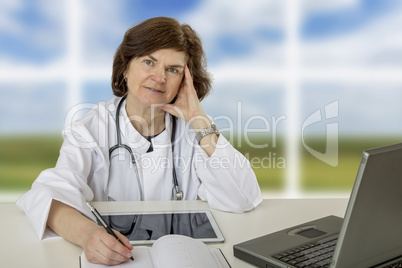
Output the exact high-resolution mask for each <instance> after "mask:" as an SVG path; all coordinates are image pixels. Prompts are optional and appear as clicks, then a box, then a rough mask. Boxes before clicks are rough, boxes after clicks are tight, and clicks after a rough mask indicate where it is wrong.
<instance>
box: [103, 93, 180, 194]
mask: <svg viewBox="0 0 402 268" xmlns="http://www.w3.org/2000/svg"><path fill="white" fill-rule="evenodd" d="M126 97H127V94H126V95H124V96H123V97H122V98H121V99H120V101H119V103H118V104H117V110H116V136H117V144H116V145H114V146H112V147H111V148H110V149H109V159H111V155H112V152H113V151H114V150H116V149H118V148H123V149H125V150H127V151H128V152H129V154H130V157H131V163H132V164H133V166H134V170H135V174H136V177H137V183H138V188H139V194H140V200H141V201H143V200H144V196H143V192H142V184H141V180H140V176H139V172H138V167H137V162H136V160H135V156H134V153H133V150H131V148H130V147H129V146H128V145H126V144H122V143H121V132H120V109H121V105H122V104H123V101H124V100H125V99H126ZM172 117H173V120H172V135H171V140H170V142H171V146H172V161H173V168H172V176H173V185H174V186H173V193H172V195H173V199H175V200H182V199H183V192H182V191H180V189H179V182H178V180H177V176H176V171H175V167H174V154H173V151H174V138H175V135H176V118H175V117H174V116H172Z"/></svg>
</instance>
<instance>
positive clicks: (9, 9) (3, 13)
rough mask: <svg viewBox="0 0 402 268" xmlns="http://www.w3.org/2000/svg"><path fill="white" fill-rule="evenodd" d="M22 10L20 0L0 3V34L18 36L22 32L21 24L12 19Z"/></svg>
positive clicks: (4, 0)
mask: <svg viewBox="0 0 402 268" xmlns="http://www.w3.org/2000/svg"><path fill="white" fill-rule="evenodd" d="M22 8H23V3H22V0H2V1H0V32H6V33H13V34H16V33H17V34H18V33H21V32H22V31H23V26H22V25H21V22H20V21H19V20H18V19H16V18H15V17H14V14H15V13H16V12H18V11H20V10H21V9H22Z"/></svg>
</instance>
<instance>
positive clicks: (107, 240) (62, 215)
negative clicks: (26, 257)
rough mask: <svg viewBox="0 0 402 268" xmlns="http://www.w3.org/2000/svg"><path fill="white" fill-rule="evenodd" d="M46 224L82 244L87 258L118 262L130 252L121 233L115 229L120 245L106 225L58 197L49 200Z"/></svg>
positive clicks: (129, 245) (129, 246)
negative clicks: (100, 224)
mask: <svg viewBox="0 0 402 268" xmlns="http://www.w3.org/2000/svg"><path fill="white" fill-rule="evenodd" d="M47 225H48V226H49V227H50V228H51V229H52V230H53V231H54V232H55V233H57V234H58V235H60V236H61V237H63V238H65V239H66V240H68V241H70V242H72V243H73V244H76V245H79V246H81V247H82V248H83V249H84V252H85V256H86V257H87V259H88V261H90V262H93V263H99V264H100V263H101V264H106V265H117V264H120V263H123V262H125V261H127V260H128V259H130V257H131V256H132V253H131V250H132V249H133V246H132V245H131V244H130V242H129V241H128V239H127V238H126V237H125V236H124V235H122V234H121V233H119V232H117V231H114V232H115V233H116V235H117V236H118V237H119V238H120V240H121V241H122V242H123V244H124V245H122V244H121V243H120V242H119V241H118V240H117V239H116V238H114V237H113V236H112V235H110V234H109V233H108V232H107V231H106V230H105V228H103V227H101V226H99V225H97V224H96V223H95V222H93V221H92V220H90V219H88V218H87V217H85V216H84V215H82V214H81V213H80V212H78V210H76V209H74V208H72V207H70V206H68V205H66V204H64V203H62V202H60V201H56V200H52V205H51V206H50V211H49V216H48V219H47Z"/></svg>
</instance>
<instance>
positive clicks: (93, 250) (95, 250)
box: [83, 225, 133, 265]
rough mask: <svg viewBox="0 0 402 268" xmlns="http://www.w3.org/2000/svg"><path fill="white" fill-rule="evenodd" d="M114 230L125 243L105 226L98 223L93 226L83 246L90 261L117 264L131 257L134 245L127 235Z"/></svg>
mask: <svg viewBox="0 0 402 268" xmlns="http://www.w3.org/2000/svg"><path fill="white" fill-rule="evenodd" d="M114 232H115V233H116V235H117V236H118V237H119V238H120V240H121V241H122V242H123V243H124V245H122V244H121V243H120V242H119V241H117V239H116V238H114V237H113V236H112V235H110V234H109V233H108V232H106V230H105V228H103V227H101V226H98V225H96V226H94V227H93V230H92V232H90V233H89V235H88V237H87V238H86V242H84V243H85V245H84V246H83V248H84V252H85V256H86V257H87V259H88V261H90V262H92V263H100V264H106V265H117V264H120V263H123V262H126V261H128V260H129V259H130V257H131V256H132V252H131V250H132V249H133V246H132V245H131V244H130V242H129V241H128V239H127V238H126V237H125V236H123V235H122V234H120V233H119V232H117V231H114Z"/></svg>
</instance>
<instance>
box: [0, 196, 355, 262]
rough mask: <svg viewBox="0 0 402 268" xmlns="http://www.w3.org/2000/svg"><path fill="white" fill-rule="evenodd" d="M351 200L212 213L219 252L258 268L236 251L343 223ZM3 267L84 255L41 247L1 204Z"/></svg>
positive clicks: (57, 244) (176, 205)
mask: <svg viewBox="0 0 402 268" xmlns="http://www.w3.org/2000/svg"><path fill="white" fill-rule="evenodd" d="M347 202H348V199H345V198H332V199H265V200H264V201H263V203H262V204H261V205H260V206H258V207H257V208H256V209H254V210H252V211H249V212H246V213H243V214H234V213H226V212H221V211H218V210H211V211H212V213H213V215H214V217H215V219H216V221H217V222H218V225H219V227H220V229H221V231H222V233H223V235H224V237H225V242H224V243H215V244H208V245H210V246H212V247H218V248H220V249H221V250H222V252H223V253H224V254H225V257H226V258H227V260H228V261H229V263H230V264H231V265H232V267H233V268H242V267H254V266H251V265H249V264H247V263H246V262H243V261H241V260H239V259H237V258H236V257H234V255H233V245H234V244H237V243H240V242H243V241H246V240H249V239H252V238H255V237H258V236H262V235H265V234H268V233H272V232H275V231H279V230H281V229H284V228H287V227H291V226H293V225H296V224H301V223H303V222H306V221H310V220H314V219H317V218H320V217H324V216H328V215H336V216H340V217H343V216H344V214H345V210H346V206H347ZM94 205H95V206H96V207H97V208H98V210H99V211H100V212H106V211H116V212H124V211H156V210H199V209H209V207H208V204H207V203H206V202H203V201H162V202H161V201H147V202H124V203H119V202H109V203H103V202H100V203H94ZM0 213H1V215H2V216H1V221H0V232H1V244H0V256H1V258H0V259H1V265H0V266H1V267H40V268H46V267H49V268H53V267H60V268H63V267H68V268H71V267H77V268H78V267H79V256H80V255H81V253H82V249H81V248H80V247H78V246H75V245H73V244H71V243H69V242H67V241H65V240H64V239H61V238H56V239H50V240H45V241H40V240H39V239H38V238H37V236H36V234H35V233H34V231H33V229H32V227H31V226H30V224H29V222H28V219H27V218H26V216H25V214H24V213H23V212H22V211H21V210H19V209H18V207H17V206H16V205H15V204H0Z"/></svg>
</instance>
